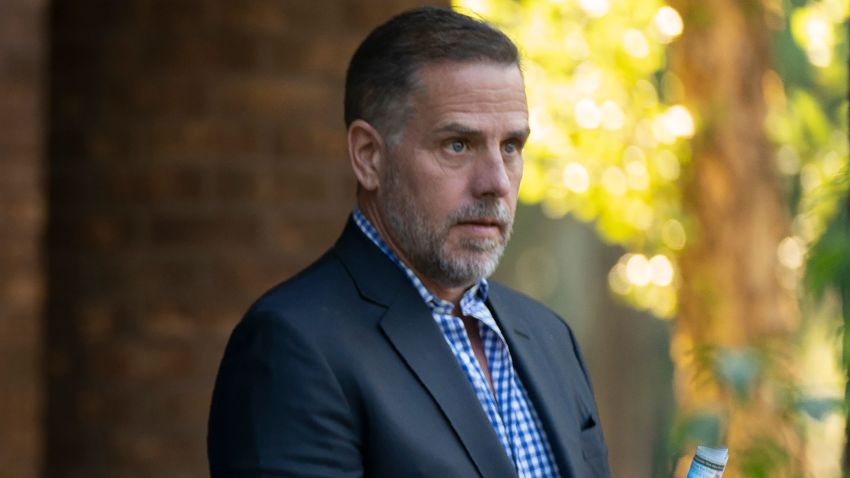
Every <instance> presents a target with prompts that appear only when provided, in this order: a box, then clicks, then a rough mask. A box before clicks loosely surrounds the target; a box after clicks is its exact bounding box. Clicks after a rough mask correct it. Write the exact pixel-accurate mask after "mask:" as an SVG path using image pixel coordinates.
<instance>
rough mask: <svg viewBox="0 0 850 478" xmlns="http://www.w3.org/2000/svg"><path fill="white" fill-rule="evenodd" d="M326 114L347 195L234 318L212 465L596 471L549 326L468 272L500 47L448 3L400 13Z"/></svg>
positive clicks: (587, 425)
mask: <svg viewBox="0 0 850 478" xmlns="http://www.w3.org/2000/svg"><path fill="white" fill-rule="evenodd" d="M345 120H346V124H347V126H348V155H349V159H350V161H351V165H352V168H353V170H354V174H355V176H356V178H357V183H358V188H357V206H356V207H355V209H354V212H353V214H352V217H351V219H350V220H349V222H348V225H347V226H346V228H345V230H344V232H343V233H342V236H341V237H340V239H339V241H338V242H337V243H336V245H335V246H334V247H333V248H331V250H330V251H329V252H328V253H326V254H325V255H324V256H322V257H321V258H320V259H319V260H318V261H317V262H315V263H314V264H313V265H311V266H310V267H308V268H307V269H306V270H304V271H302V272H301V273H300V274H298V275H297V276H295V277H294V278H292V279H290V280H288V281H287V282H284V283H283V284H281V285H279V286H277V287H276V288H274V289H272V290H271V291H270V292H268V293H266V294H265V295H264V296H263V297H262V298H260V299H259V300H258V301H257V302H256V303H255V304H254V305H253V306H252V307H251V309H250V310H249V311H248V313H247V314H246V316H245V318H244V319H243V320H242V322H240V324H239V325H238V326H237V327H236V329H235V331H234V333H233V336H232V338H231V340H230V342H229V343H228V346H227V350H226V352H225V355H224V359H223V361H222V364H221V369H220V372H219V376H218V381H217V384H216V390H215V392H214V396H213V404H212V411H211V414H210V424H209V427H210V428H209V442H208V446H209V450H208V451H209V458H210V467H211V471H212V475H213V476H215V477H260V476H333V477H355V476H358V477H359V476H365V477H435V478H440V477H476V476H481V477H486V478H490V477H492V478H501V477H517V476H520V477H555V476H561V477H577V478H587V477H598V476H610V471H609V470H608V465H607V449H606V447H605V443H604V440H603V437H602V432H601V427H600V425H599V419H598V415H597V411H596V405H595V403H594V398H593V393H592V391H591V387H590V382H589V379H588V376H587V371H586V370H585V367H584V364H583V363H582V359H581V356H580V355H579V352H578V348H577V346H576V343H575V339H574V337H573V335H572V333H571V331H570V329H569V327H568V326H567V325H566V324H565V323H564V322H563V321H562V320H561V319H560V318H558V317H557V316H556V315H555V314H553V313H552V312H551V311H549V310H548V309H546V308H545V307H543V306H542V305H540V304H538V303H536V302H534V301H532V300H531V299H529V298H527V297H524V296H522V295H520V294H518V293H516V292H513V291H511V290H509V289H506V288H504V287H502V286H499V285H498V284H495V283H492V282H488V281H487V280H486V279H485V278H486V277H487V276H489V275H490V274H491V273H492V272H493V270H494V269H495V268H496V265H497V264H498V261H499V257H500V256H501V253H502V250H503V249H504V247H505V244H506V243H507V241H508V238H509V236H510V233H511V225H512V222H513V214H514V210H515V206H516V197H517V190H518V188H519V183H520V178H521V176H522V148H523V145H524V143H525V141H526V138H527V137H528V133H529V128H528V111H527V105H526V99H525V91H524V85H523V80H522V75H521V72H520V69H519V60H518V55H517V50H516V47H515V46H514V45H513V43H511V41H510V40H509V39H508V38H507V37H506V36H505V35H504V34H502V33H501V32H499V31H498V30H495V29H494V28H492V27H490V26H488V25H487V24H485V23H483V22H480V21H477V20H473V19H471V18H469V17H466V16H463V15H460V14H458V13H454V12H451V11H450V10H443V9H434V8H425V9H419V10H414V11H410V12H407V13H404V14H402V15H400V16H398V17H396V18H394V19H392V20H390V21H389V22H387V23H386V24H384V25H382V26H380V27H378V28H377V29H376V30H375V31H373V32H372V33H371V34H370V35H369V36H368V37H367V38H366V40H364V42H363V44H362V45H361V46H360V47H359V49H358V50H357V51H356V52H355V54H354V56H353V58H352V60H351V64H350V65H349V69H348V74H347V79H346V96H345Z"/></svg>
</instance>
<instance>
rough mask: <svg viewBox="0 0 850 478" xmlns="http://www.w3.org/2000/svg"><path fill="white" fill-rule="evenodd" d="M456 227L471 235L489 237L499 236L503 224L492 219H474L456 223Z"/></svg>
mask: <svg viewBox="0 0 850 478" xmlns="http://www.w3.org/2000/svg"><path fill="white" fill-rule="evenodd" d="M456 226H458V227H461V228H462V229H463V230H464V231H466V232H468V233H471V234H473V235H482V236H491V235H493V234H501V233H502V230H503V229H504V227H505V224H504V223H503V222H501V221H499V220H497V219H494V218H475V219H464V220H461V221H458V222H457V223H456Z"/></svg>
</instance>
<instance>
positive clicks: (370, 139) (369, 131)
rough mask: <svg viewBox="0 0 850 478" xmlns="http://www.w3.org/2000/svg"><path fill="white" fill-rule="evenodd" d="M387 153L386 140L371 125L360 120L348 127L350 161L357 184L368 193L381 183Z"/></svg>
mask: <svg viewBox="0 0 850 478" xmlns="http://www.w3.org/2000/svg"><path fill="white" fill-rule="evenodd" d="M385 152H386V148H385V144H384V139H383V137H382V136H381V133H379V132H378V130H376V129H375V128H374V127H373V126H372V125H371V124H369V123H367V122H366V121H364V120H361V119H358V120H354V121H353V122H352V123H351V126H349V127H348V159H349V160H350V161H351V168H352V169H353V170H354V176H355V177H357V182H358V183H360V185H361V186H362V187H363V188H364V189H366V190H367V191H374V190H375V189H377V187H378V184H379V183H380V177H381V175H380V171H381V168H382V167H383V164H382V162H383V161H384V155H385Z"/></svg>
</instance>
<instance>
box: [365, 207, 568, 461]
mask: <svg viewBox="0 0 850 478" xmlns="http://www.w3.org/2000/svg"><path fill="white" fill-rule="evenodd" d="M352 215H353V217H354V222H355V223H357V226H358V227H359V228H360V230H361V231H363V234H365V235H366V237H368V238H369V239H370V240H371V241H372V242H373V243H375V245H376V246H378V248H379V249H380V250H381V251H383V253H384V254H386V255H387V257H389V259H390V260H391V261H392V262H393V263H394V264H395V265H397V266H398V267H399V268H401V270H402V271H404V273H405V275H407V277H408V279H410V282H412V283H413V286H414V287H415V288H416V290H417V291H418V292H419V295H420V296H422V300H424V301H425V303H426V304H427V305H428V308H429V309H430V310H431V315H432V316H433V317H434V320H435V321H436V322H437V324H438V325H439V326H440V330H441V331H442V333H443V337H444V338H445V339H446V342H448V344H449V347H450V348H451V349H452V352H453V353H454V356H455V359H456V360H457V362H458V364H459V365H460V368H461V369H463V372H464V373H465V374H466V378H467V379H469V383H470V384H471V385H472V389H473V390H474V391H475V395H476V396H477V397H478V401H479V402H481V407H482V408H483V409H484V412H485V413H486V414H487V418H488V419H489V420H490V424H491V425H493V429H494V430H495V431H496V435H497V436H498V437H499V441H500V442H501V443H502V446H503V447H504V448H505V452H506V453H507V454H508V457H509V458H510V459H511V461H513V463H514V467H515V468H516V471H517V474H518V475H519V477H520V478H544V477H557V476H559V475H558V465H557V464H556V463H555V458H554V456H553V455H552V449H551V448H550V446H549V441H548V440H547V439H546V432H545V431H544V430H543V426H542V425H541V423H540V418H539V417H538V416H537V412H536V411H535V410H534V406H533V405H532V404H531V401H530V400H529V399H528V394H527V393H526V391H525V387H523V386H522V382H520V379H519V376H518V375H517V373H516V371H515V370H514V366H513V362H512V361H511V354H510V350H508V343H507V342H506V341H505V338H504V336H503V335H502V331H501V330H499V326H498V325H497V324H496V320H495V319H494V318H493V314H491V313H490V309H489V308H488V307H487V304H486V303H485V301H486V300H487V280H486V279H481V280H480V281H478V283H477V284H475V285H473V286H472V287H470V288H469V290H467V291H466V292H465V293H464V294H463V297H461V299H460V310H461V313H462V314H463V315H464V316H469V317H473V318H475V319H477V320H478V330H479V333H480V334H481V342H482V344H483V345H484V355H485V356H486V357H487V364H488V365H489V367H490V377H491V379H492V381H493V389H491V388H490V386H489V384H488V382H487V378H486V377H485V375H484V373H483V372H482V371H481V366H480V365H479V363H478V360H477V359H476V358H475V354H474V353H473V351H472V345H471V344H470V342H469V337H468V336H467V335H466V329H465V328H464V326H463V320H462V319H461V318H460V317H457V316H455V315H452V310H453V309H454V305H452V303H451V302H447V301H445V300H442V299H440V298H439V297H437V296H435V295H433V294H432V293H431V292H429V291H428V289H426V288H425V286H424V285H423V284H422V281H421V280H419V278H418V277H417V276H416V274H415V273H414V272H413V271H412V270H410V268H408V267H407V266H406V265H405V264H404V263H403V262H401V260H399V258H398V257H397V256H396V255H395V253H393V251H392V250H391V249H390V248H389V246H387V244H386V243H385V242H384V241H383V240H382V239H381V236H380V235H379V234H378V231H376V230H375V228H374V227H373V226H372V224H371V223H370V222H369V220H368V219H366V216H364V215H363V213H361V212H360V210H359V209H357V208H355V209H354V212H353V214H352Z"/></svg>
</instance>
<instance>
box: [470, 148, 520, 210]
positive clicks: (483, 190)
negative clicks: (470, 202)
mask: <svg viewBox="0 0 850 478" xmlns="http://www.w3.org/2000/svg"><path fill="white" fill-rule="evenodd" d="M472 187H473V194H474V195H475V196H476V197H488V196H489V197H497V198H501V197H505V196H507V195H508V194H510V192H511V187H512V185H511V176H510V171H509V169H508V165H507V164H506V163H505V158H503V157H502V148H501V145H499V144H496V145H493V146H491V147H488V148H487V149H486V150H484V151H482V152H481V154H480V156H479V157H478V158H477V161H476V168H475V173H474V177H473V181H472Z"/></svg>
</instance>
